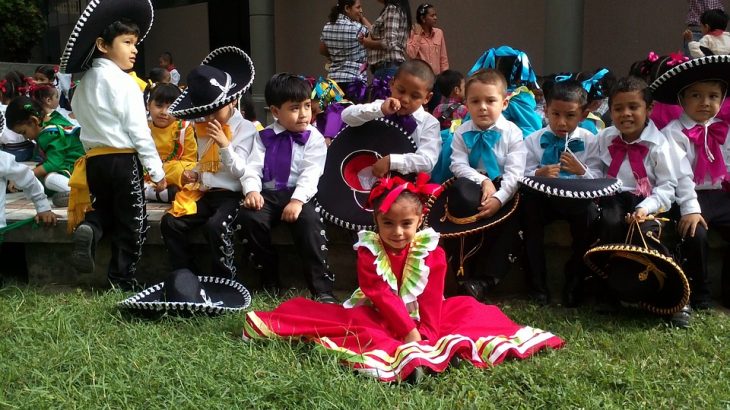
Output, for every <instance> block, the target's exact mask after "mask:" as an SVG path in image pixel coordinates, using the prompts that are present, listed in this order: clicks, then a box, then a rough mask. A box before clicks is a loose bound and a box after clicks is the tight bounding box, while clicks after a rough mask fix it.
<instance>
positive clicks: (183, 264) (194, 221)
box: [160, 190, 242, 279]
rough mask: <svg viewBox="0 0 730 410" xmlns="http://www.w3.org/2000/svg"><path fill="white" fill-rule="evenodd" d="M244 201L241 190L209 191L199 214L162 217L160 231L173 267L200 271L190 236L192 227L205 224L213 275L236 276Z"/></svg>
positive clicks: (199, 202)
mask: <svg viewBox="0 0 730 410" xmlns="http://www.w3.org/2000/svg"><path fill="white" fill-rule="evenodd" d="M241 200H242V196H241V193H240V192H233V191H228V190H218V191H208V192H206V193H205V195H203V197H202V198H200V199H199V200H198V201H197V202H196V203H197V205H198V212H197V213H196V214H194V215H185V216H181V217H179V218H176V217H174V216H172V215H170V214H165V216H163V217H162V221H161V224H160V230H161V231H162V237H163V239H164V241H165V246H166V247H167V253H168V255H169V256H170V265H172V267H173V269H181V268H188V269H190V270H192V271H193V272H200V270H198V267H197V266H196V264H195V254H194V253H193V251H192V248H191V245H190V240H189V239H188V236H189V235H190V230H192V229H193V228H195V227H197V226H201V225H202V226H203V234H204V235H205V239H206V240H207V242H208V246H209V247H210V252H211V268H210V275H212V276H220V277H226V278H231V279H234V278H235V277H236V264H235V255H234V247H233V245H234V236H235V233H236V231H237V230H238V222H237V217H238V211H239V209H240V208H241Z"/></svg>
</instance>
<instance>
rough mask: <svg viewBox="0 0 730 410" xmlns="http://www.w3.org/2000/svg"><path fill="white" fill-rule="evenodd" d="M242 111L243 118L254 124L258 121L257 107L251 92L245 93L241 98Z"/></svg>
mask: <svg viewBox="0 0 730 410" xmlns="http://www.w3.org/2000/svg"><path fill="white" fill-rule="evenodd" d="M240 106H241V111H243V118H245V119H247V120H249V121H251V122H254V121H256V107H254V105H253V97H251V93H250V92H246V93H243V95H242V96H241V102H240Z"/></svg>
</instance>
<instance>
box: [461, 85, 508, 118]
mask: <svg viewBox="0 0 730 410" xmlns="http://www.w3.org/2000/svg"><path fill="white" fill-rule="evenodd" d="M507 104H508V101H507V98H506V97H505V96H504V90H503V89H502V87H500V86H499V85H496V84H484V83H482V82H479V81H474V82H472V83H471V84H469V88H468V89H467V90H466V108H467V109H468V110H469V114H470V115H471V120H472V121H473V122H474V124H476V126H477V127H479V128H481V129H483V130H485V129H487V128H489V127H491V126H492V125H494V123H495V122H497V119H499V116H500V115H501V114H502V111H504V109H505V108H507Z"/></svg>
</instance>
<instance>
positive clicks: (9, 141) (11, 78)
mask: <svg viewBox="0 0 730 410" xmlns="http://www.w3.org/2000/svg"><path fill="white" fill-rule="evenodd" d="M26 87H27V83H26V81H25V78H24V77H23V75H22V73H19V72H17V71H10V72H8V73H7V74H6V75H5V77H3V79H2V80H0V114H3V113H5V110H6V109H7V107H8V104H10V101H12V100H13V99H15V98H16V97H19V96H21V95H23V94H24V93H25V91H24V90H25V89H26ZM0 149H2V151H5V152H7V153H10V154H11V155H13V156H14V157H15V160H16V161H18V162H24V161H31V160H33V159H34V151H35V144H33V142H32V141H28V140H26V139H25V138H23V136H22V135H20V134H18V133H17V132H15V131H13V130H11V129H10V128H9V127H4V129H3V131H2V132H1V133H0ZM11 186H12V181H11V183H9V184H8V189H9V190H10V191H13V190H14V188H12V187H11Z"/></svg>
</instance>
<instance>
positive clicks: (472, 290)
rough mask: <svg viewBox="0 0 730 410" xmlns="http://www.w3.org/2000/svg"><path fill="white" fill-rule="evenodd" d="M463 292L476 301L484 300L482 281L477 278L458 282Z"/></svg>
mask: <svg viewBox="0 0 730 410" xmlns="http://www.w3.org/2000/svg"><path fill="white" fill-rule="evenodd" d="M460 286H461V289H462V292H461V293H463V294H465V295H467V296H471V297H473V298H474V299H476V300H478V301H482V300H484V293H485V289H484V282H482V281H479V280H465V281H463V282H461V284H460Z"/></svg>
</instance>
